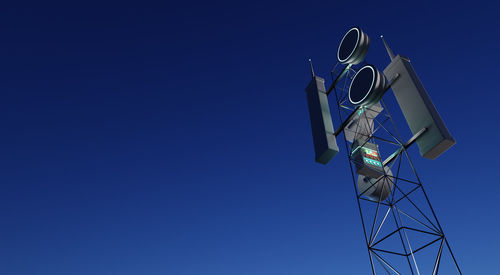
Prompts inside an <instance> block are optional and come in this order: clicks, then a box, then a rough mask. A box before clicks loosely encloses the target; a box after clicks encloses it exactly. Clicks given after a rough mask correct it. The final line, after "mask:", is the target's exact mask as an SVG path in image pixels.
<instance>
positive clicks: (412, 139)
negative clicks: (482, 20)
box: [306, 27, 462, 274]
mask: <svg viewBox="0 0 500 275" xmlns="http://www.w3.org/2000/svg"><path fill="white" fill-rule="evenodd" d="M381 39H382V41H383V43H384V45H385V48H386V50H387V53H388V55H389V57H390V60H391V62H390V63H389V64H388V65H387V67H386V68H385V69H384V70H383V71H382V72H381V71H379V70H378V69H377V67H376V66H374V65H371V64H367V63H366V62H365V61H364V59H365V56H366V55H367V53H368V48H369V45H370V38H369V37H368V35H367V34H366V33H365V32H363V30H361V28H359V27H353V28H351V29H349V30H348V31H347V33H346V34H345V35H344V37H343V38H342V40H341V42H340V44H339V47H338V51H337V63H336V64H335V66H334V68H333V69H332V71H331V77H332V84H331V85H330V87H329V88H328V89H325V80H324V79H323V78H321V77H319V76H316V74H315V73H314V70H313V66H312V62H311V60H309V62H310V69H311V78H312V79H311V82H310V83H309V85H308V86H307V88H306V96H307V103H308V108H309V116H310V120H311V129H312V136H313V143H314V151H315V159H316V162H318V163H321V164H327V163H328V162H329V161H330V160H331V159H332V158H333V157H334V156H335V155H336V154H337V153H338V152H339V151H340V150H339V146H338V145H337V137H338V136H339V135H340V134H341V133H343V136H344V141H343V142H341V143H343V144H344V145H343V146H345V152H346V155H347V159H348V161H349V167H350V172H351V175H352V180H353V184H354V189H355V194H356V199H357V204H358V208H359V214H360V217H361V224H362V226H363V233H364V238H365V242H366V247H367V250H368V256H369V260H370V267H371V270H372V273H373V274H376V273H377V272H379V273H380V272H381V273H382V274H385V273H387V274H438V272H439V271H441V272H442V273H445V274H453V273H455V274H462V272H461V271H460V268H459V266H458V263H457V260H456V258H455V256H454V254H453V252H452V250H451V247H450V244H449V242H448V240H447V238H446V237H445V234H444V232H443V228H442V227H441V225H440V223H439V221H438V219H437V216H436V213H435V212H434V209H433V208H432V205H431V203H430V201H429V198H428V196H427V194H426V192H425V190H424V187H423V185H422V182H421V180H420V178H419V176H418V174H417V171H416V170H415V167H414V165H413V163H412V160H411V158H410V154H409V152H408V149H410V147H415V146H416V147H418V150H419V152H420V155H421V156H422V157H424V158H428V159H435V158H437V157H438V156H440V155H441V154H442V153H444V152H445V151H446V150H448V149H449V148H450V147H452V146H453V145H454V144H455V140H454V138H453V137H452V136H451V134H450V132H449V131H448V129H447V127H446V125H445V123H444V121H443V119H442V118H441V116H440V115H439V113H438V111H437V109H436V107H435V106H434V104H433V103H432V100H431V98H430V97H429V95H428V93H427V91H426V90H425V88H424V86H423V85H422V83H421V82H420V79H419V78H418V76H417V74H416V72H415V70H414V69H413V66H412V65H411V63H410V60H409V58H407V57H405V56H402V55H399V54H398V55H394V53H393V52H392V50H391V49H390V48H389V46H388V45H387V43H386V41H385V40H384V39H383V37H381ZM389 91H392V93H393V95H394V98H395V102H394V99H392V98H391V99H392V101H393V102H392V105H391V102H389V101H390V99H389V98H386V97H385V96H384V95H385V94H386V93H387V92H389ZM328 97H330V98H331V100H332V101H333V100H334V102H335V103H334V109H336V110H334V111H333V115H334V116H336V117H337V119H338V120H340V122H341V124H340V125H339V127H338V128H337V129H336V130H335V129H334V125H333V120H332V113H331V110H330V106H329V100H328ZM384 100H385V101H384ZM388 107H391V108H394V107H395V108H397V107H399V108H400V109H401V112H402V114H403V116H404V121H405V122H406V123H407V125H408V127H409V129H410V131H411V133H406V136H405V133H402V132H401V130H402V129H400V128H401V127H398V126H397V122H398V121H397V119H394V117H393V116H392V115H391V113H390V112H389V109H388ZM398 113H399V112H398ZM403 128H405V127H403ZM405 129H406V128H405ZM407 132H408V131H407ZM341 147H342V145H341Z"/></svg>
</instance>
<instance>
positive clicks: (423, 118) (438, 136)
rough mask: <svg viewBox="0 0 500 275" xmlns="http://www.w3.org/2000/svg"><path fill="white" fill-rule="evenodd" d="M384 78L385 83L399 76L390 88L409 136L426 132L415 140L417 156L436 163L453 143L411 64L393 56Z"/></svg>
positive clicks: (406, 60) (402, 58)
mask: <svg viewBox="0 0 500 275" xmlns="http://www.w3.org/2000/svg"><path fill="white" fill-rule="evenodd" d="M384 74H385V75H386V77H387V78H388V79H391V78H393V77H395V76H396V75H398V74H399V77H398V79H397V80H396V81H395V82H394V83H393V84H392V85H391V88H392V91H393V92H394V96H395V97H396V100H397V102H398V104H399V107H400V108H401V110H402V111H403V114H404V116H405V119H406V122H407V123H408V126H409V127H410V129H411V132H412V133H413V134H416V133H417V132H419V131H420V130H422V129H423V128H427V131H426V132H425V133H424V134H423V135H422V136H421V137H419V138H418V139H417V145H418V148H419V149H420V154H421V155H422V156H423V157H424V158H429V159H435V158H437V157H438V156H439V155H441V154H442V153H444V152H445V151H446V150H448V149H449V148H450V147H451V146H453V145H454V144H455V139H454V138H453V137H452V136H451V134H450V132H449V131H448V129H447V128H446V125H445V124H444V122H443V119H442V118H441V116H440V115H439V113H438V111H437V110H436V107H435V106H434V104H433V103H432V100H431V98H430V97H429V95H428V94H427V92H426V91H425V88H424V86H423V85H422V83H421V82H420V79H419V78H418V76H417V73H416V72H415V70H414V69H413V66H412V65H411V64H410V60H409V59H408V58H406V57H402V56H401V55H398V56H396V57H395V58H394V59H393V60H392V61H391V63H390V64H389V65H388V66H387V68H385V70H384Z"/></svg>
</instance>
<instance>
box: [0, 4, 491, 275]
mask: <svg viewBox="0 0 500 275" xmlns="http://www.w3.org/2000/svg"><path fill="white" fill-rule="evenodd" d="M496 10H498V6H495V4H493V3H490V2H484V3H482V2H481V1H475V2H474V3H473V4H471V3H468V4H465V3H464V4H462V3H458V2H453V3H451V2H446V1H444V2H437V1H428V2H425V1H419V2H411V3H403V2H391V3H380V2H376V1H370V2H364V3H359V4H356V5H353V4H351V3H349V2H348V1H344V2H334V1H318V2H311V1H308V2H288V3H284V2H272V1H266V2H262V3H255V2H235V1H229V2H222V1H218V2H201V1H200V2H182V3H181V2H175V3H169V2H163V3H146V2H140V3H139V2H138V3H123V2H120V3H111V2H108V3H101V2H98V3H97V2H96V3H89V2H86V3H80V4H76V3H54V4H49V3H31V4H26V3H24V4H21V3H18V4H12V3H11V4H6V5H5V6H4V7H3V8H2V9H1V11H0V37H1V39H0V73H1V74H0V75H1V76H0V77H1V81H0V94H1V100H0V110H1V111H0V112H1V114H2V118H1V119H0V122H1V124H0V125H1V126H2V135H0V142H1V148H2V150H1V155H2V156H1V157H0V164H1V168H0V171H1V173H0V175H1V176H0V179H1V184H0V232H1V234H0V243H1V246H0V273H1V274H16V275H17V274H37V275H42V274H50V275H56V274H77V275H79V274H121V275H126V274H173V275H181V274H217V275H219V274H368V273H369V271H370V267H369V261H368V257H367V253H366V247H365V243H364V240H363V235H362V234H363V233H362V228H361V223H360V219H359V214H358V210H357V205H356V201H355V196H354V192H353V188H352V182H351V179H350V174H349V170H348V168H347V160H346V159H345V155H344V154H343V153H345V152H341V153H342V154H339V156H338V157H336V158H335V159H334V162H332V163H330V164H329V165H327V166H322V165H319V164H316V163H315V162H314V153H313V145H312V140H311V133H310V126H309V118H308V112H307V104H306V98H305V94H304V88H305V87H306V85H307V83H308V82H309V79H310V76H309V72H308V64H307V62H306V61H307V59H308V58H312V59H313V62H314V66H315V69H316V73H317V74H318V75H322V76H324V77H325V78H327V81H328V79H329V78H328V72H329V70H330V68H331V67H332V66H333V65H334V63H335V60H336V50H337V45H338V42H339V41H340V39H341V38H342V35H343V34H344V32H345V31H346V30H347V29H348V28H350V27H351V26H354V25H357V26H360V27H362V28H363V30H365V31H366V32H367V33H368V35H370V37H371V39H372V46H371V48H370V51H369V54H368V56H367V60H368V61H369V62H371V63H374V64H376V65H377V66H379V67H380V68H381V69H383V68H384V67H385V65H386V64H388V62H389V59H388V57H387V56H386V55H385V52H384V51H383V45H382V43H381V42H380V41H379V39H378V36H379V35H380V34H384V36H385V38H386V39H387V41H388V42H389V44H390V46H391V47H392V49H393V51H394V52H395V53H401V54H404V55H406V56H409V57H410V58H411V60H412V64H413V66H414V67H415V69H416V71H417V73H418V74H419V76H420V78H421V80H422V82H423V83H424V85H425V87H426V88H427V90H428V92H429V94H430V95H431V97H432V99H433V101H434V103H435V105H436V106H437V108H438V110H439V112H440V113H441V115H442V116H443V118H444V120H445V121H446V123H447V126H448V128H449V129H450V132H451V133H452V134H453V136H454V137H455V139H456V140H457V144H456V145H455V146H454V147H452V148H451V149H450V150H449V151H448V152H446V153H445V154H444V155H442V156H441V157H439V158H438V159H436V160H434V161H430V160H427V159H422V158H420V157H418V155H414V160H415V164H416V167H417V170H418V171H419V175H420V177H421V179H422V181H423V184H424V186H425V187H426V191H427V192H428V193H429V195H430V200H431V202H432V204H433V206H434V208H435V209H436V212H437V215H438V218H439V219H440V222H441V224H442V225H443V229H444V231H445V233H446V234H447V237H448V239H449V240H450V243H451V245H452V248H453V250H454V253H455V255H456V256H457V258H458V260H459V263H460V265H461V268H462V271H463V272H464V273H465V274H492V273H494V272H495V271H496V268H497V265H498V260H499V258H498V256H497V254H496V252H497V251H496V248H497V247H498V245H500V242H499V240H498V238H496V236H497V235H498V234H497V232H498V229H497V228H498V226H500V219H499V218H500V217H499V216H500V215H499V211H498V210H497V203H496V202H497V201H498V199H499V194H500V187H499V184H498V183H497V180H496V178H497V176H496V174H495V171H497V170H498V165H499V161H498V156H497V155H496V153H495V151H496V140H497V139H498V138H500V133H499V131H498V129H497V127H496V125H497V124H498V123H497V122H495V116H496V114H497V109H498V106H497V105H498V101H499V100H500V96H499V94H498V75H499V73H500V70H499V69H498V66H496V64H497V63H498V56H497V54H496V51H497V48H498V44H499V42H500V41H499V38H498V35H495V34H496V26H498V22H497V20H496V17H497V14H496ZM328 84H329V82H328ZM335 123H336V124H335V125H336V126H338V124H339V121H338V120H336V121H335ZM341 149H343V148H342V147H341Z"/></svg>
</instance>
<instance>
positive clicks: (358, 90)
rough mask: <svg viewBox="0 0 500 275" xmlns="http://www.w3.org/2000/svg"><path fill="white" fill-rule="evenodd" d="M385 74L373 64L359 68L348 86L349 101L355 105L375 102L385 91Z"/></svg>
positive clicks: (368, 104) (367, 104)
mask: <svg viewBox="0 0 500 275" xmlns="http://www.w3.org/2000/svg"><path fill="white" fill-rule="evenodd" d="M385 82H386V81H385V76H384V75H383V74H382V73H381V72H379V71H378V70H377V68H375V66H373V65H366V66H364V67H363V68H361V69H360V70H359V71H358V72H357V73H356V75H354V78H353V79H352V82H351V86H350V87H349V101H350V102H351V103H352V104H353V105H355V106H359V105H362V106H366V107H369V106H371V105H373V104H375V103H377V102H378V101H379V100H380V98H381V97H382V95H383V94H384V91H385Z"/></svg>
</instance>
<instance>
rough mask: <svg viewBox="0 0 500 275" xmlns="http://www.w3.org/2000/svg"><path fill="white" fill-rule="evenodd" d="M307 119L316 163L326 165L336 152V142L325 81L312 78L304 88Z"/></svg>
mask: <svg viewBox="0 0 500 275" xmlns="http://www.w3.org/2000/svg"><path fill="white" fill-rule="evenodd" d="M306 96H307V105H308V107H309V118H310V119H311V130H312V136H313V142H314V152H315V159H316V162H319V163H322V164H327V163H328V162H329V161H330V160H331V159H332V158H333V157H334V156H335V155H336V154H337V153H338V152H339V147H338V146H337V140H336V138H335V135H334V132H335V131H334V130H333V123H332V116H331V114H330V106H329V104H328V97H327V95H326V90H325V80H324V79H323V78H321V77H318V76H314V74H313V77H312V80H311V82H309V85H308V86H307V88H306Z"/></svg>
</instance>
